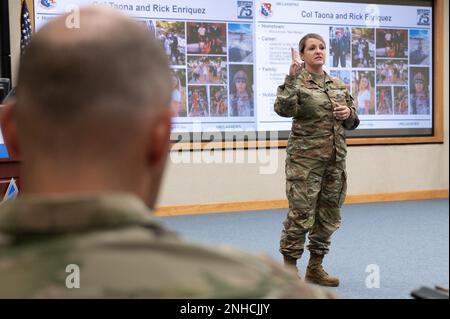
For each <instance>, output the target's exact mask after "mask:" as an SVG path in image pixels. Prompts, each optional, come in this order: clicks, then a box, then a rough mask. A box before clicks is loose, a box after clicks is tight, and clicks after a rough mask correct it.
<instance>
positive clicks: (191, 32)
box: [186, 22, 227, 55]
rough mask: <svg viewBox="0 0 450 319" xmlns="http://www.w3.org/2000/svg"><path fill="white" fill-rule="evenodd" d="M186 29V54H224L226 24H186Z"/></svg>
mask: <svg viewBox="0 0 450 319" xmlns="http://www.w3.org/2000/svg"><path fill="white" fill-rule="evenodd" d="M186 27H187V53H193V54H219V55H225V54H226V52H227V25H226V23H205V22H187V24H186Z"/></svg>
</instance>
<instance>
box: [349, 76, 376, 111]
mask: <svg viewBox="0 0 450 319" xmlns="http://www.w3.org/2000/svg"><path fill="white" fill-rule="evenodd" d="M374 84H375V72H373V71H353V84H352V86H353V87H352V96H353V98H354V102H355V104H356V107H357V110H358V115H367V114H375V90H374V87H375V85H374Z"/></svg>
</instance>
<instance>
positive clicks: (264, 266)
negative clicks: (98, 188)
mask: <svg viewBox="0 0 450 319" xmlns="http://www.w3.org/2000/svg"><path fill="white" fill-rule="evenodd" d="M68 265H76V266H78V267H79V277H78V278H79V288H73V286H71V287H72V288H71V289H69V288H67V285H66V284H67V280H68V278H69V275H70V276H72V275H73V274H75V272H74V271H73V270H69V271H67V269H66V267H67V266H68ZM71 267H73V266H71ZM69 269H73V268H69ZM72 278H73V277H72ZM69 282H70V281H69ZM73 282H75V281H73ZM69 286H70V285H69ZM330 296H332V295H330V294H329V293H328V292H326V291H323V290H318V289H316V288H312V287H309V286H308V285H306V284H304V283H303V282H300V281H299V280H298V279H297V278H296V276H295V274H293V273H291V272H288V271H286V270H285V269H284V268H282V267H281V266H279V265H278V264H277V263H275V262H273V261H271V260H270V259H268V258H263V257H256V256H253V255H249V254H246V253H243V252H238V251H236V250H232V249H229V248H225V247H206V246H202V245H198V244H192V243H188V242H185V241H183V240H181V239H179V238H178V237H177V236H176V235H175V234H174V233H172V232H169V231H167V230H165V229H164V228H163V227H162V226H161V225H160V224H159V223H158V222H157V221H155V220H154V218H152V217H151V216H149V211H148V209H147V207H146V206H145V205H144V204H143V203H142V202H141V201H140V200H139V199H137V198H136V197H134V196H133V195H130V194H124V193H123V194H120V193H113V194H99V195H95V196H94V195H90V196H88V195H85V196H81V195H80V196H72V197H36V196H31V195H22V196H21V197H19V198H18V199H16V200H15V201H12V202H7V203H4V204H2V205H1V206H0V298H134V297H140V298H289V297H292V298H328V297H330Z"/></svg>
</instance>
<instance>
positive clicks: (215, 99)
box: [209, 86, 228, 116]
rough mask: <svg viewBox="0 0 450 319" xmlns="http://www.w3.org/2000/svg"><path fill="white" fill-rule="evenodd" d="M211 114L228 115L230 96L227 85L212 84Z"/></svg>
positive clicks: (210, 93)
mask: <svg viewBox="0 0 450 319" xmlns="http://www.w3.org/2000/svg"><path fill="white" fill-rule="evenodd" d="M209 90H210V92H209V97H210V103H209V105H210V110H211V112H210V114H211V116H228V98H227V88H226V86H210V87H209Z"/></svg>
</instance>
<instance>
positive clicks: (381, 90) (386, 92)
mask: <svg viewBox="0 0 450 319" xmlns="http://www.w3.org/2000/svg"><path fill="white" fill-rule="evenodd" d="M375 114H377V115H382V114H392V87H391V86H377V109H376V111H375Z"/></svg>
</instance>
